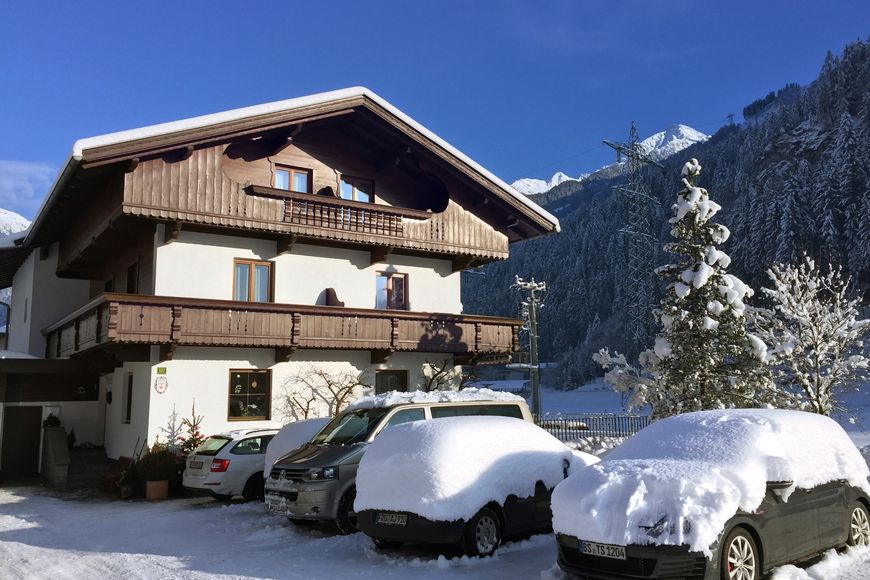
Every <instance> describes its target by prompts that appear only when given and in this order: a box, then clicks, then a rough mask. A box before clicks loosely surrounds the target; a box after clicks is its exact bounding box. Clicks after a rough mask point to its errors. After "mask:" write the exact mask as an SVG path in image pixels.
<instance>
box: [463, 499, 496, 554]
mask: <svg viewBox="0 0 870 580" xmlns="http://www.w3.org/2000/svg"><path fill="white" fill-rule="evenodd" d="M501 534H502V529H501V521H500V520H499V519H498V515H497V514H496V513H495V512H494V511H493V510H491V509H490V508H488V507H485V508H483V509H481V510H480V511H479V512H477V513H476V514H475V515H474V517H473V518H471V519H470V520H468V523H467V524H466V525H465V532H464V534H463V536H462V550H463V551H464V552H465V553H466V554H467V555H468V556H481V557H486V556H492V555H493V554H495V551H496V550H497V549H498V546H499V544H501V540H502V537H501Z"/></svg>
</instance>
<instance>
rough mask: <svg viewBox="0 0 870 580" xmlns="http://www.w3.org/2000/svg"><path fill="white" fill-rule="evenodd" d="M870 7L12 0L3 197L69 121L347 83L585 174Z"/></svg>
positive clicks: (532, 161) (538, 170) (790, 63)
mask: <svg viewBox="0 0 870 580" xmlns="http://www.w3.org/2000/svg"><path fill="white" fill-rule="evenodd" d="M699 4H704V5H703V6H699ZM868 24H870V2H863V1H862V2H858V1H853V2H836V1H829V2H825V3H821V2H817V3H810V2H785V1H765V2H729V3H727V5H726V3H723V2H718V3H712V2H710V3H693V2H684V1H670V2H653V1H646V2H640V1H626V2H620V3H615V2H598V3H593V2H581V1H569V0H565V1H560V0H552V1H551V0H542V1H535V2H532V1H528V2H519V1H507V0H504V1H483V0H479V1H474V2H472V1H462V2H460V1H453V0H417V1H412V0H396V1H386V0H384V1H370V2H363V1H359V0H357V1H347V2H345V1H333V2H326V1H322V0H321V1H317V2H310V1H309V2H267V1H264V2H255V1H251V2H244V3H241V2H236V3H230V2H223V1H220V0H212V1H209V2H204V1H203V2H197V1H190V2H178V1H174V2H162V1H157V0H149V1H148V2H135V3H134V2H117V1H115V2H100V1H87V2H51V3H45V2H39V1H36V0H5V1H4V2H2V3H0V129H2V133H3V138H2V139H0V207H5V208H7V209H12V210H14V211H17V212H19V213H21V214H23V215H24V216H25V217H28V218H30V217H33V213H34V212H35V210H36V209H37V207H38V205H39V202H40V201H41V199H42V197H43V196H44V195H45V193H46V191H47V188H48V187H49V185H50V184H51V180H52V178H53V175H54V173H55V172H56V171H57V170H58V169H59V168H60V166H61V164H62V163H63V162H64V160H65V159H66V156H67V155H68V153H69V151H70V148H71V146H72V143H73V141H75V140H76V139H78V138H81V137H88V136H92V135H98V134H102V133H107V132H112V131H118V130H123V129H129V128H133V127H139V126H143V125H148V124H153V123H158V122H163V121H171V120H175V119H181V118H185V117H189V116H194V115H200V114H205V113H212V112H216V111H222V110H226V109H231V108H235V107H241V106H246V105H253V104H258V103H264V102H268V101H274V100H279V99H285V98H289V97H295V96H301V95H306V94H311V93H315V92H320V91H325V90H332V89H336V88H341V87H345V86H351V85H364V86H367V87H369V88H370V89H372V90H374V91H375V92H377V93H379V94H380V95H381V96H382V97H384V98H386V99H387V100H389V101H390V102H392V103H393V104H394V105H396V106H397V107H399V108H400V109H402V110H404V111H405V112H406V113H408V114H410V115H411V116H412V117H414V118H415V119H416V120H418V121H419V122H421V123H423V124H424V125H426V126H427V127H429V128H430V129H432V130H433V131H435V132H436V133H438V134H439V135H440V136H441V137H443V138H445V139H446V140H447V141H449V142H450V143H452V144H453V145H455V146H457V147H458V148H460V149H461V150H463V151H464V152H465V153H467V154H468V155H470V156H471V157H472V158H474V159H475V160H476V161H478V162H480V163H481V164H483V165H484V166H485V167H487V168H488V169H490V170H491V171H493V172H494V173H495V174H497V175H499V176H500V177H502V178H503V179H505V180H507V181H513V180H514V179H517V178H519V177H549V176H550V175H551V174H552V173H554V172H555V171H556V170H563V171H565V172H567V173H569V174H579V173H581V172H583V171H588V170H590V169H595V168H597V167H599V166H601V165H603V164H605V163H608V162H610V161H611V159H612V152H611V151H610V150H608V149H606V148H605V147H604V146H602V145H601V139H602V138H610V139H624V138H626V137H627V132H628V127H629V124H630V122H631V120H632V119H634V120H636V121H637V123H638V127H639V131H640V133H641V136H646V135H649V134H651V133H654V132H656V131H659V130H661V129H664V128H665V127H667V126H668V125H670V124H672V123H678V122H679V123H685V124H688V125H691V126H693V127H695V128H696V129H699V130H701V131H704V132H707V133H712V132H714V131H715V130H716V129H717V128H718V127H719V126H721V125H722V124H723V123H724V122H725V119H726V116H727V115H728V114H729V113H734V114H735V115H736V116H737V118H738V119H739V117H740V111H741V110H742V108H743V107H744V106H745V105H747V104H749V103H750V102H751V101H752V100H754V99H756V98H759V97H762V96H764V95H765V94H766V93H767V92H769V91H771V90H775V89H777V88H780V87H781V86H783V85H784V84H786V83H788V82H799V83H802V84H805V83H808V82H810V81H811V80H812V79H813V78H815V76H816V75H817V73H818V71H819V68H820V66H821V64H822V61H823V59H824V56H825V52H826V51H827V50H831V51H833V52H835V53H838V52H839V51H840V50H841V49H842V48H843V46H845V44H847V43H848V42H850V41H853V40H857V39H866V38H867V37H868V35H870V25H868Z"/></svg>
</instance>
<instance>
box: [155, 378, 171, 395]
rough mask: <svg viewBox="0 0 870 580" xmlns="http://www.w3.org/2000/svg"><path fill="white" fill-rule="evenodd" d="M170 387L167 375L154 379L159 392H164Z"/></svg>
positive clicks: (156, 389)
mask: <svg viewBox="0 0 870 580" xmlns="http://www.w3.org/2000/svg"><path fill="white" fill-rule="evenodd" d="M168 388H169V381H168V380H167V379H166V377H157V378H156V379H154V390H155V391H157V392H158V393H160V394H163V393H165V392H166V389H168Z"/></svg>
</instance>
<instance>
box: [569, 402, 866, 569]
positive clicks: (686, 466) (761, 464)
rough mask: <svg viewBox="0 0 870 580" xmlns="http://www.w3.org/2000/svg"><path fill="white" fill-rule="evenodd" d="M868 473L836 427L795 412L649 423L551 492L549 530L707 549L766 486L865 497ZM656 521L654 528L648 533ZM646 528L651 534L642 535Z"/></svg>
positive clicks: (704, 414) (742, 412)
mask: <svg viewBox="0 0 870 580" xmlns="http://www.w3.org/2000/svg"><path fill="white" fill-rule="evenodd" d="M868 475H870V470H868V468H867V464H866V463H865V462H864V459H863V458H862V457H861V454H860V452H859V451H858V450H857V449H856V448H855V445H854V444H853V443H852V441H851V440H850V439H849V437H848V435H846V432H845V431H843V428H842V427H840V426H839V425H838V424H837V423H836V422H835V421H833V420H832V419H830V418H828V417H823V416H821V415H816V414H812V413H804V412H801V411H783V410H767V409H765V410H759V409H737V410H721V411H701V412H697V413H687V414H685V415H678V416H675V417H670V418H668V419H663V420H661V421H658V422H656V423H653V424H652V425H650V426H649V427H647V428H646V429H644V430H642V431H641V432H639V433H638V434H637V435H635V436H634V437H632V438H631V439H629V440H628V441H626V442H625V443H624V444H623V445H622V446H620V447H618V448H617V449H615V450H614V451H613V452H611V453H610V455H608V456H607V458H606V459H605V460H604V461H602V462H601V463H599V464H597V465H594V466H593V467H592V468H591V469H588V470H583V471H582V472H579V473H577V474H576V475H572V476H571V477H570V478H569V479H568V480H566V481H565V482H563V483H562V484H560V485H559V487H558V488H557V489H556V490H555V492H554V493H553V528H554V529H555V530H556V531H557V532H560V533H563V534H568V535H572V536H576V537H579V538H582V539H584V540H589V541H597V542H603V543H608V544H621V545H625V544H651V543H654V544H674V545H680V544H687V545H689V546H690V548H691V549H692V550H698V551H703V552H705V553H707V554H708V555H710V554H711V552H710V550H709V547H710V545H711V544H712V543H713V542H714V541H715V540H716V539H717V537H718V535H719V533H720V532H721V531H722V528H723V527H724V525H725V523H726V522H727V521H728V520H729V519H730V518H731V517H732V516H734V515H735V514H736V513H737V511H738V509H740V510H744V511H747V512H752V511H754V510H755V509H756V508H757V507H758V506H759V505H760V504H761V502H762V500H763V499H764V495H765V493H766V489H767V482H769V481H781V482H782V481H792V482H793V486H792V487H791V488H789V489H786V490H785V491H784V492H783V497H784V498H786V499H787V497H788V495H789V494H790V493H791V492H792V491H793V490H794V489H795V488H802V489H810V488H812V487H815V486H818V485H821V484H824V483H827V482H830V481H837V480H845V481H847V482H849V483H850V484H851V485H853V486H855V487H858V488H861V489H863V490H864V491H865V492H868V493H870V485H868V482H867V476H868ZM657 522H660V523H659V525H658V526H655V524H656V523H657ZM650 529H652V532H648V530H650Z"/></svg>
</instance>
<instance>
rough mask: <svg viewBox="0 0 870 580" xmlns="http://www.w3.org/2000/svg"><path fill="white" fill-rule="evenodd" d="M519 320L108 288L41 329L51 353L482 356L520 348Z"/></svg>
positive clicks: (51, 355) (63, 355)
mask: <svg viewBox="0 0 870 580" xmlns="http://www.w3.org/2000/svg"><path fill="white" fill-rule="evenodd" d="M520 324H521V322H520V321H519V320H514V319H510V318H495V317H487V316H470V315H461V314H435V313H426V312H407V311H401V310H374V309H371V310H369V309H361V308H343V307H337V306H307V305H294V304H269V303H265V304H264V303H247V302H233V301H224V300H204V299H194V298H177V297H170V296H139V295H133V294H103V295H101V296H99V297H97V298H96V299H94V300H93V301H91V302H90V303H88V304H86V305H85V306H83V307H82V308H79V309H78V310H76V311H75V312H73V313H71V314H70V315H68V316H66V317H65V318H63V319H62V320H60V321H58V322H56V323H55V324H52V325H51V326H49V327H48V328H46V329H45V330H43V334H45V336H46V357H48V358H67V357H70V356H75V355H77V354H79V353H82V352H85V351H88V350H91V349H94V348H96V347H99V346H103V345H109V344H156V345H176V346H234V347H263V348H276V349H283V350H284V351H287V352H292V351H293V350H295V349H298V348H314V349H346V350H370V351H379V352H382V353H390V352H395V351H420V352H439V353H450V354H456V355H460V354H464V355H477V354H506V353H511V352H514V351H516V350H517V349H518V342H517V332H518V329H519V326H520Z"/></svg>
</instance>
